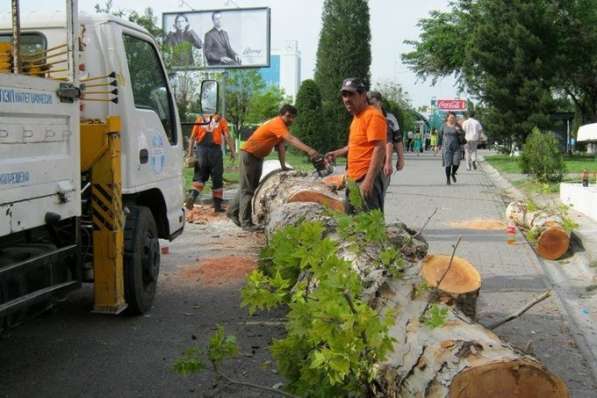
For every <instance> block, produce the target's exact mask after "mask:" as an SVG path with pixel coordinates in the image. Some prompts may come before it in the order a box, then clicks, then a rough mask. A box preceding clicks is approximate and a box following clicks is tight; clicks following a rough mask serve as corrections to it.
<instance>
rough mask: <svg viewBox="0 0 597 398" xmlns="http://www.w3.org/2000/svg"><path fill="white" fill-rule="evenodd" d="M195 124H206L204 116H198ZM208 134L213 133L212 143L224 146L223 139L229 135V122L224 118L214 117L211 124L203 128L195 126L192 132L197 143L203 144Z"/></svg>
mask: <svg viewBox="0 0 597 398" xmlns="http://www.w3.org/2000/svg"><path fill="white" fill-rule="evenodd" d="M195 123H205V121H204V120H203V117H202V116H197V119H195ZM207 133H211V135H212V141H213V143H214V144H216V145H220V144H222V137H223V136H225V135H226V134H228V122H227V121H226V119H225V118H224V117H223V116H220V115H216V116H212V118H211V122H210V123H209V124H206V125H203V126H193V130H192V132H191V134H192V136H193V137H195V140H196V141H197V143H201V141H203V139H204V138H205V135H206V134H207Z"/></svg>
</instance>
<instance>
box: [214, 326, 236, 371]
mask: <svg viewBox="0 0 597 398" xmlns="http://www.w3.org/2000/svg"><path fill="white" fill-rule="evenodd" d="M237 354H238V346H237V344H236V337H234V336H226V335H225V333H224V327H223V326H222V325H218V326H217V329H216V332H215V333H214V334H213V335H212V336H211V338H210V339H209V346H208V349H207V357H208V358H209V360H210V361H211V362H212V363H214V364H216V365H218V364H220V363H221V362H222V361H223V360H224V359H228V358H233V357H234V356H236V355H237Z"/></svg>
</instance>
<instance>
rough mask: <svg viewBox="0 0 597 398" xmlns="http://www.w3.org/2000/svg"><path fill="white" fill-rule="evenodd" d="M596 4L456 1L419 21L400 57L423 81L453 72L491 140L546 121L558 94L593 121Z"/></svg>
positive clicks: (521, 137)
mask: <svg viewBox="0 0 597 398" xmlns="http://www.w3.org/2000/svg"><path fill="white" fill-rule="evenodd" d="M595 9H596V7H595V2H594V1H593V0H584V1H578V2H577V1H574V2H554V1H550V0H514V1H505V0H497V1H496V0H478V1H470V0H460V1H455V2H452V3H451V4H450V9H449V10H448V11H434V12H432V14H431V15H430V16H429V17H428V18H426V19H423V20H421V21H420V22H419V26H420V27H421V30H422V33H421V35H420V37H419V40H417V41H410V42H407V43H408V44H411V45H413V46H414V50H413V51H412V52H410V53H408V54H405V55H404V56H403V61H404V62H405V63H407V64H408V65H409V66H410V68H411V69H412V70H414V71H415V72H416V73H417V74H418V76H420V77H422V78H428V77H431V78H433V79H434V80H435V79H436V78H439V77H444V76H448V75H455V76H456V78H457V79H458V82H459V84H460V86H461V87H462V88H465V89H466V90H467V91H468V92H469V93H471V94H472V95H474V96H475V97H477V98H478V99H479V100H480V102H481V103H482V105H483V108H482V109H483V112H482V115H480V116H481V120H482V123H483V124H484V126H485V127H486V130H487V131H488V132H490V134H491V136H492V139H495V138H501V139H503V140H505V141H508V142H511V139H512V137H514V138H515V139H516V140H517V141H518V142H519V143H520V142H522V141H524V139H525V137H526V135H527V134H528V133H530V131H531V129H532V128H533V127H534V126H538V127H539V128H548V127H549V126H551V121H550V119H549V115H550V114H551V113H553V112H554V111H555V110H556V109H557V108H558V106H560V107H561V105H559V103H561V102H562V101H561V99H562V97H566V96H567V97H568V98H570V99H572V100H573V101H574V103H575V106H576V109H577V110H578V111H579V112H581V113H582V114H583V115H588V116H586V117H589V118H593V119H595V108H596V107H597V96H595V95H594V94H589V91H591V90H592V93H595V89H596V88H597V81H595V79H593V77H594V69H592V68H593V67H594V64H595V56H594V54H597V51H595V49H597V40H596V38H597V24H595V22H597V12H596V11H595ZM579 48H583V51H578V49H579ZM587 54H591V55H587ZM581 58H582V59H581ZM574 60H578V62H575V61H574ZM589 64H590V65H593V67H589V66H588V65H589ZM564 102H567V99H566V101H564ZM560 109H561V108H560ZM561 110H563V109H561Z"/></svg>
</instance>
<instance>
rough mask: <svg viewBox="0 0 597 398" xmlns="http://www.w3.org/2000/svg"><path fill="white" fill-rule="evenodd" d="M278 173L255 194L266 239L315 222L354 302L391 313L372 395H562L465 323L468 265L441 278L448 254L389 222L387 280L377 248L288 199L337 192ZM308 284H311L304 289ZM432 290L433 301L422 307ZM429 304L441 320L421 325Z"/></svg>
mask: <svg viewBox="0 0 597 398" xmlns="http://www.w3.org/2000/svg"><path fill="white" fill-rule="evenodd" d="M284 173H288V174H289V175H287V176H284V175H282V173H279V174H277V176H276V177H275V179H274V177H271V179H270V180H269V181H264V183H265V184H266V185H265V186H260V187H259V189H258V190H257V192H256V194H255V198H254V203H255V204H256V206H255V207H254V209H255V214H254V217H256V219H257V220H260V221H262V222H264V223H265V228H266V233H267V235H268V236H269V237H271V236H272V234H273V233H275V231H276V230H278V229H281V228H283V227H285V226H287V225H294V224H297V223H300V222H302V221H305V220H309V221H315V220H318V221H321V222H322V223H323V225H324V226H325V227H326V234H327V237H328V238H331V239H333V240H336V242H337V243H338V245H339V249H338V252H337V255H338V256H339V257H340V258H342V259H345V260H348V261H350V263H351V265H352V268H353V269H354V270H355V272H357V274H358V275H359V277H360V279H361V281H362V283H363V286H364V287H365V289H364V293H363V297H361V299H362V300H363V301H364V302H367V303H369V305H370V306H372V307H373V308H375V309H376V310H377V311H379V312H380V313H386V312H387V311H392V312H394V313H397V316H396V318H395V321H394V324H393V327H391V329H390V331H389V333H390V335H391V336H392V337H393V338H394V339H395V341H396V342H395V344H394V347H393V350H392V352H391V353H390V354H389V355H388V357H387V358H385V360H383V361H382V362H380V363H378V364H377V365H376V367H377V369H378V372H377V375H378V376H377V378H376V380H375V381H374V382H372V383H371V386H369V387H370V388H369V390H370V391H372V393H373V394H374V395H375V396H377V397H404V398H406V397H409V398H410V397H451V398H473V397H474V398H476V397H483V398H506V397H520V398H523V397H524V398H527V397H530V398H534V397H536V398H556V397H557V398H560V397H569V394H568V390H567V388H566V385H565V384H564V383H563V382H562V381H561V380H560V379H559V378H558V377H557V376H555V375H553V374H552V373H551V372H549V370H547V369H546V368H545V367H544V366H543V365H542V364H541V363H540V362H539V361H538V360H536V359H535V358H533V357H531V356H529V355H526V354H524V353H522V352H519V351H517V350H516V349H514V348H513V347H512V346H510V345H508V344H507V343H504V342H502V341H501V340H500V339H499V337H497V336H496V335H495V334H494V333H493V332H491V331H490V330H488V329H486V328H485V327H483V326H482V325H480V324H478V323H475V322H474V321H473V320H472V318H474V315H475V311H474V309H471V308H474V307H475V303H476V297H477V295H478V292H479V288H480V286H481V278H480V275H479V273H478V272H477V270H476V269H475V268H474V266H473V265H472V264H470V263H469V262H467V261H466V260H465V259H462V258H458V257H455V258H454V259H453V262H452V266H451V267H450V270H449V272H448V273H447V274H446V276H445V278H444V279H443V280H442V279H441V278H442V276H443V275H444V273H445V272H446V270H447V269H448V264H449V257H448V258H447V256H427V257H425V256H426V254H427V244H426V242H425V241H424V239H422V238H420V237H419V236H417V234H416V233H415V232H414V231H412V230H410V229H408V228H407V227H406V226H405V225H404V224H392V225H389V226H386V234H387V236H388V239H389V241H390V242H391V244H392V245H394V247H395V248H396V249H397V250H399V251H400V252H401V253H402V254H403V256H404V258H405V260H406V261H405V264H404V266H403V269H402V273H401V276H400V277H399V278H393V277H392V276H391V275H390V274H388V273H387V272H385V270H384V269H383V267H380V265H379V261H377V257H378V256H379V254H380V247H376V245H375V244H367V245H366V246H365V247H360V250H358V251H356V252H355V251H354V250H350V248H349V245H350V243H349V242H343V241H342V239H341V237H340V236H339V234H338V233H337V232H336V227H337V225H336V223H335V219H334V218H333V217H331V216H330V214H329V212H328V211H326V209H325V208H324V206H323V205H322V204H320V203H318V202H317V201H315V200H311V199H312V198H311V197H308V199H310V200H309V201H308V202H307V203H298V202H297V201H295V202H292V203H291V202H289V200H288V199H289V198H290V197H292V195H293V194H294V193H296V192H299V191H303V192H310V191H314V192H318V193H322V194H324V195H325V196H326V197H327V196H328V195H331V197H332V198H337V196H334V194H333V193H330V192H329V191H325V190H324V189H323V188H320V187H319V185H323V184H321V183H320V182H316V181H312V180H309V179H308V178H305V177H303V176H301V175H297V174H296V172H284ZM309 280H310V279H309ZM440 280H441V283H439V286H436V285H438V282H440ZM423 281H424V282H425V283H423ZM316 284H317V282H316V281H314V282H313V285H312V286H309V287H310V288H314V287H315V286H316ZM425 285H427V286H430V287H431V289H430V288H425V287H424V286H425ZM434 287H437V290H436V289H434ZM437 291H439V292H440V297H439V300H438V301H436V302H434V303H433V305H430V300H432V299H434V298H433V297H434V296H435V293H436V292H437ZM442 297H443V299H442ZM446 298H447V300H446ZM432 307H434V308H440V309H441V310H442V311H445V317H444V318H443V320H442V322H441V324H435V323H434V324H429V323H428V321H427V316H428V313H429V311H430V309H431V308H432ZM467 314H468V316H467Z"/></svg>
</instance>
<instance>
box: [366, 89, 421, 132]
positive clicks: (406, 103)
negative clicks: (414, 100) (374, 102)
mask: <svg viewBox="0 0 597 398" xmlns="http://www.w3.org/2000/svg"><path fill="white" fill-rule="evenodd" d="M375 90H377V91H379V92H380V93H381V95H382V97H383V107H384V109H385V110H386V111H388V112H390V113H392V114H393V115H394V116H396V119H398V124H399V125H400V130H402V132H405V131H414V130H415V127H416V120H417V116H416V113H415V110H414V109H413V107H412V105H411V103H410V99H409V97H408V92H406V90H404V88H403V87H402V86H401V85H400V83H398V82H393V81H389V80H386V81H381V82H379V83H377V84H376V86H375Z"/></svg>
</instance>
